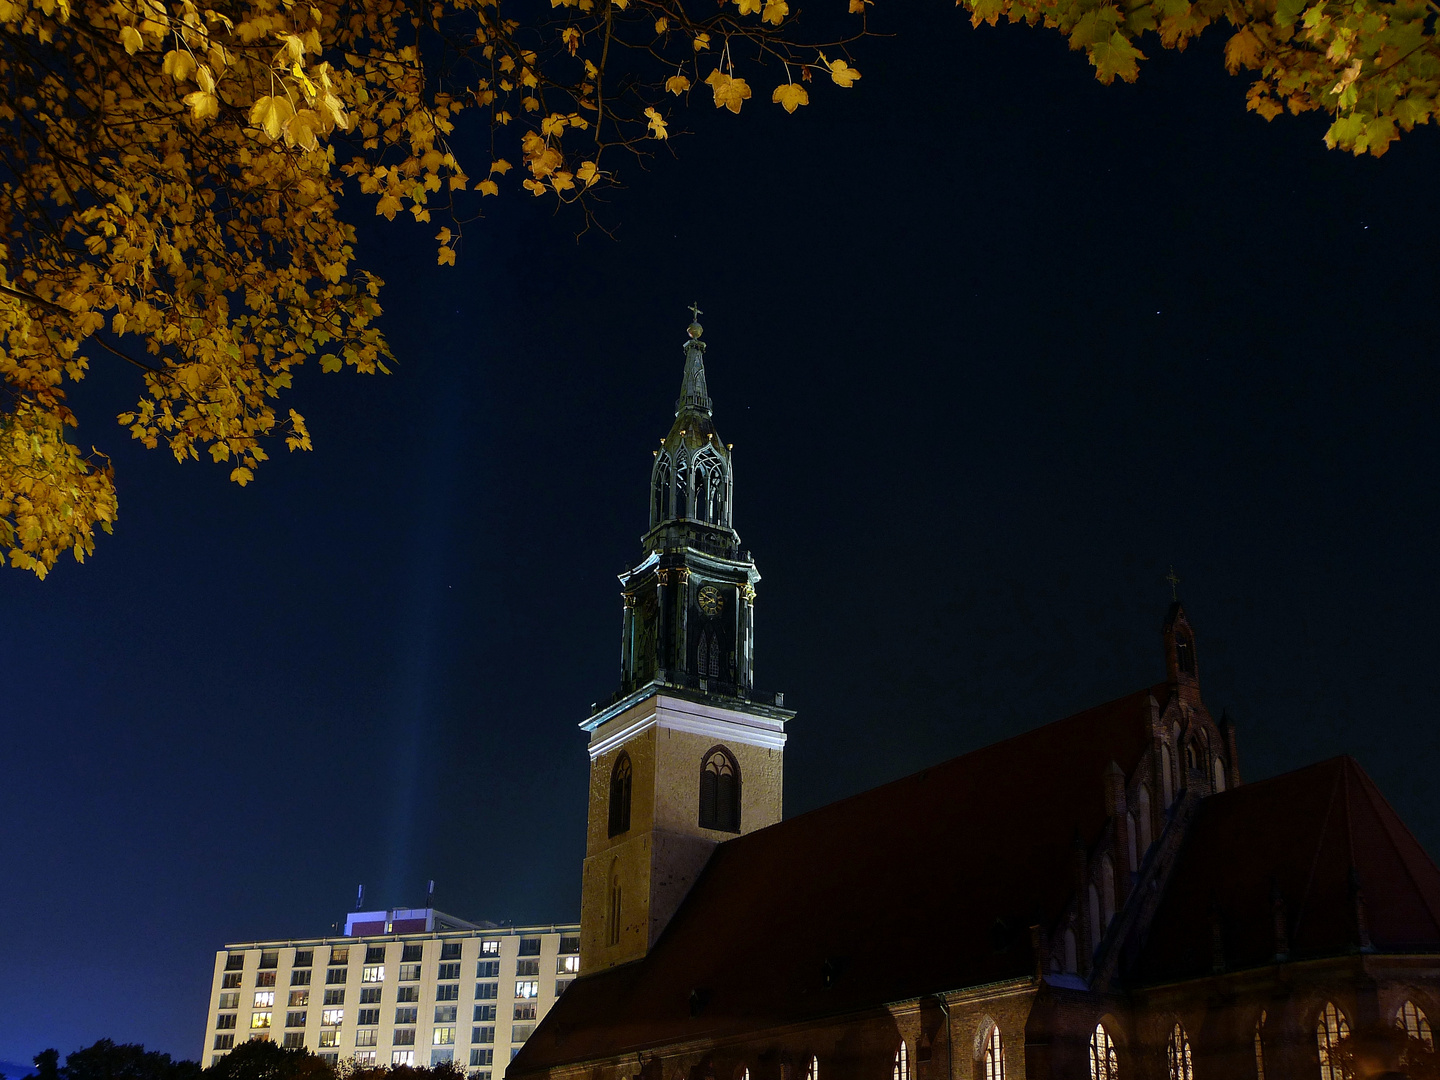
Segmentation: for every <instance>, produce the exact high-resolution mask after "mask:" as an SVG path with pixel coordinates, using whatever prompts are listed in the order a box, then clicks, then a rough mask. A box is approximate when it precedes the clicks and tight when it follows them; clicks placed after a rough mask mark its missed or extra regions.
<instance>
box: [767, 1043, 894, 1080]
mask: <svg viewBox="0 0 1440 1080" xmlns="http://www.w3.org/2000/svg"><path fill="white" fill-rule="evenodd" d="M746 1072H749V1070H748V1069H747V1070H746ZM892 1080H910V1055H909V1053H907V1052H906V1050H905V1040H904V1039H901V1040H900V1048H899V1049H898V1050H896V1051H895V1068H894V1069H893V1070H892Z"/></svg>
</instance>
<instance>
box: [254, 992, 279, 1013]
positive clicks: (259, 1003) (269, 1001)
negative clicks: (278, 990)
mask: <svg viewBox="0 0 1440 1080" xmlns="http://www.w3.org/2000/svg"><path fill="white" fill-rule="evenodd" d="M274 1004H275V991H274V990H261V991H259V992H258V993H256V995H255V1008H257V1009H268V1008H270V1007H271V1006H272V1005H274Z"/></svg>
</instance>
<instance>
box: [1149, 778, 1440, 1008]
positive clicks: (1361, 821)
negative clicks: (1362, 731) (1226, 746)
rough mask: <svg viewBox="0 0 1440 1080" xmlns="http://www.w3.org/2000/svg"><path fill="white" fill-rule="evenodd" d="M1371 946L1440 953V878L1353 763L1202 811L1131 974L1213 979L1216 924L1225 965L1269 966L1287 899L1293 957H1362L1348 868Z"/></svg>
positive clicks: (1212, 803)
mask: <svg viewBox="0 0 1440 1080" xmlns="http://www.w3.org/2000/svg"><path fill="white" fill-rule="evenodd" d="M1352 866H1353V867H1354V871H1355V872H1354V879H1355V880H1356V881H1357V882H1358V884H1359V887H1360V894H1361V897H1362V899H1363V905H1364V912H1365V921H1366V924H1367V925H1368V927H1369V934H1370V939H1371V941H1372V943H1373V945H1374V947H1375V948H1376V949H1377V950H1378V951H1381V952H1384V951H1410V950H1424V951H1428V952H1434V951H1436V950H1437V948H1440V870H1437V869H1436V866H1435V864H1434V863H1433V862H1432V861H1431V860H1430V858H1429V856H1428V855H1426V853H1425V851H1424V849H1423V848H1421V847H1420V844H1419V843H1418V842H1417V841H1416V840H1415V838H1414V837H1413V836H1412V835H1411V834H1410V831H1409V830H1408V829H1407V828H1406V827H1405V825H1404V823H1403V822H1402V821H1401V820H1400V818H1399V817H1398V815H1396V813H1395V811H1394V810H1393V809H1392V808H1391V807H1390V804H1389V803H1387V802H1386V801H1385V799H1384V798H1383V797H1382V796H1381V794H1380V792H1379V791H1378V790H1377V789H1376V787H1375V785H1374V783H1373V782H1372V781H1371V780H1370V778H1369V777H1368V776H1366V775H1365V772H1364V770H1362V769H1361V768H1360V766H1359V764H1358V763H1356V762H1355V760H1354V759H1352V758H1349V757H1340V758H1334V759H1333V760H1330V761H1324V762H1321V763H1320V764H1318V765H1311V766H1309V767H1308V768H1304V769H1298V770H1296V771H1295V772H1292V773H1286V774H1284V775H1282V776H1277V777H1274V778H1273V779H1270V780H1265V781H1262V782H1260V783H1256V784H1246V785H1245V786H1243V787H1239V788H1236V789H1234V790H1233V791H1228V792H1225V793H1223V794H1220V795H1214V796H1211V797H1210V798H1208V799H1206V800H1205V801H1204V803H1202V804H1201V806H1200V808H1199V811H1198V813H1197V815H1196V819H1195V821H1194V823H1193V825H1192V826H1191V829H1190V833H1189V835H1188V836H1187V837H1186V840H1185V846H1184V848H1183V849H1182V851H1181V853H1180V857H1179V861H1178V862H1177V864H1176V867H1175V871H1174V873H1173V875H1172V876H1171V879H1170V881H1169V883H1168V884H1167V886H1166V890H1165V899H1164V900H1163V901H1162V902H1161V905H1160V908H1159V910H1158V911H1157V912H1156V916H1155V920H1154V922H1153V923H1152V924H1151V929H1150V934H1149V937H1148V939H1147V941H1146V944H1145V947H1144V950H1143V952H1142V954H1141V957H1140V962H1139V964H1138V966H1137V968H1136V970H1135V972H1134V973H1133V974H1134V976H1135V977H1136V978H1138V979H1140V980H1143V981H1146V982H1164V981H1170V980H1174V979H1183V978H1191V977H1195V976H1200V975H1208V974H1210V973H1211V971H1212V969H1213V963H1214V944H1213V926H1214V920H1218V921H1219V924H1220V933H1221V941H1222V943H1223V948H1224V960H1225V965H1226V967H1228V968H1232V969H1233V968H1240V967H1251V966H1256V965H1262V964H1267V963H1272V962H1273V961H1274V957H1275V948H1276V936H1275V904H1274V895H1275V891H1276V889H1277V888H1278V891H1279V894H1280V897H1281V898H1282V900H1283V906H1284V913H1285V917H1286V923H1287V931H1288V937H1289V950H1290V957H1291V959H1297V960H1298V959H1303V958H1305V957H1307V956H1319V955H1335V954H1337V953H1345V952H1347V951H1350V950H1353V949H1358V948H1359V945H1360V935H1359V929H1358V923H1357V918H1356V905H1355V901H1354V893H1353V890H1352V887H1351V867H1352Z"/></svg>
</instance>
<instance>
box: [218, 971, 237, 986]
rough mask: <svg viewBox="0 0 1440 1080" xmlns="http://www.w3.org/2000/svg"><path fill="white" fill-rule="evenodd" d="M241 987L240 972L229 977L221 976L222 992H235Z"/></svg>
mask: <svg viewBox="0 0 1440 1080" xmlns="http://www.w3.org/2000/svg"><path fill="white" fill-rule="evenodd" d="M239 985H240V972H238V971H236V972H232V973H231V974H229V975H222V976H220V988H221V989H222V990H233V989H235V987H237V986H239Z"/></svg>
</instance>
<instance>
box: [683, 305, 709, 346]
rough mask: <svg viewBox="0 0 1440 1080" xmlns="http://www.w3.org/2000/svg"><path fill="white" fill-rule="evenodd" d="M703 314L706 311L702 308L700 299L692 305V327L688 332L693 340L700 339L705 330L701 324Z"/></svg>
mask: <svg viewBox="0 0 1440 1080" xmlns="http://www.w3.org/2000/svg"><path fill="white" fill-rule="evenodd" d="M702 314H704V313H703V312H702V311H701V310H700V304H699V302H698V301H697V302H695V303H693V304H691V305H690V327H689V329H688V331H687V332H688V333H689V334H690V338H691V340H693V341H699V340H700V335H701V334H703V333H704V332H705V328H704V327H703V326H701V325H700V316H701V315H702Z"/></svg>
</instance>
